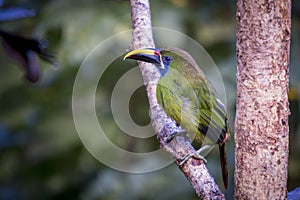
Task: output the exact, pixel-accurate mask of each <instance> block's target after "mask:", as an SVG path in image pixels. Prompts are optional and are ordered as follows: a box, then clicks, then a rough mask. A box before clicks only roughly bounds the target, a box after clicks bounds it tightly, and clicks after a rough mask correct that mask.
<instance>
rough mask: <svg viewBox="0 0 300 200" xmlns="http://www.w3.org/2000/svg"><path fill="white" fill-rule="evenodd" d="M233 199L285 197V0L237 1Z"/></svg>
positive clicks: (287, 42) (288, 4)
mask: <svg viewBox="0 0 300 200" xmlns="http://www.w3.org/2000/svg"><path fill="white" fill-rule="evenodd" d="M236 17H237V113H236V121H235V135H234V136H235V152H236V155H235V176H234V181H235V194H234V196H235V199H286V197H287V168H288V147H289V146H288V141H289V137H288V133H289V127H288V115H289V114H290V112H289V105H288V64H289V49H290V33H291V32H290V27H291V1H290V0H238V1H237V15H236Z"/></svg>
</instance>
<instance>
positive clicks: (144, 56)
mask: <svg viewBox="0 0 300 200" xmlns="http://www.w3.org/2000/svg"><path fill="white" fill-rule="evenodd" d="M125 59H133V60H139V61H144V62H148V63H152V64H154V65H155V66H156V67H157V68H158V70H159V72H160V73H161V75H162V76H164V75H165V74H166V72H167V71H168V69H169V67H170V66H171V64H172V62H173V60H174V58H173V56H172V55H171V54H169V53H168V52H167V51H164V50H162V49H155V48H146V49H137V50H133V51H130V52H128V53H127V54H126V55H125V57H124V60H125Z"/></svg>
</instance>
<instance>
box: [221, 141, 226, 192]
mask: <svg viewBox="0 0 300 200" xmlns="http://www.w3.org/2000/svg"><path fill="white" fill-rule="evenodd" d="M219 151H220V163H221V169H222V177H223V184H224V187H225V189H227V186H228V170H227V160H226V153H225V143H224V144H219Z"/></svg>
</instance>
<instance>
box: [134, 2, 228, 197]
mask: <svg viewBox="0 0 300 200" xmlns="http://www.w3.org/2000/svg"><path fill="white" fill-rule="evenodd" d="M130 3H131V15H132V16H131V17H132V25H133V41H132V44H131V49H139V48H149V47H154V46H155V45H154V41H153V36H152V25H151V13H150V3H149V0H130ZM139 67H140V71H141V73H142V76H143V80H144V85H145V86H146V90H147V95H148V100H149V105H150V112H151V119H152V125H153V128H154V130H155V132H156V134H157V138H158V140H159V142H160V144H161V147H162V148H164V149H165V150H166V151H167V152H169V153H170V154H171V155H172V156H173V157H174V158H175V159H176V164H177V165H178V167H179V168H180V170H181V171H182V172H183V173H184V174H185V176H186V177H187V179H188V180H189V181H190V183H191V184H192V186H193V188H194V189H195V191H196V193H197V195H198V197H199V198H201V199H224V195H223V194H222V193H221V192H220V190H219V188H218V186H217V185H216V183H215V182H214V180H213V178H212V177H211V175H210V174H209V172H208V170H207V168H206V166H205V164H204V162H203V161H202V160H198V159H196V158H193V157H191V158H190V159H189V160H188V161H187V162H186V163H184V164H183V165H182V166H180V165H179V163H180V162H181V161H182V160H183V159H184V158H185V157H186V156H187V155H190V154H192V153H194V152H195V149H194V148H193V147H192V145H191V143H190V140H189V139H188V138H187V137H183V136H176V137H175V138H174V139H173V140H172V141H170V142H169V141H168V140H167V138H169V136H170V135H171V134H172V133H174V132H178V131H180V129H179V128H178V127H177V126H176V124H175V123H174V122H173V121H172V120H171V119H170V118H168V117H167V115H166V114H165V112H164V111H163V110H162V109H161V108H160V107H159V105H158V103H157V99H156V86H157V82H158V79H159V73H158V71H157V70H156V68H155V67H153V65H152V64H149V63H145V62H139Z"/></svg>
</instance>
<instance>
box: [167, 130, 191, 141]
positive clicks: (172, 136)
mask: <svg viewBox="0 0 300 200" xmlns="http://www.w3.org/2000/svg"><path fill="white" fill-rule="evenodd" d="M179 135H182V136H185V137H186V136H187V133H186V131H185V130H180V131H174V132H173V133H171V134H170V135H168V137H167V138H166V142H167V143H170V142H171V140H173V139H174V137H175V136H179Z"/></svg>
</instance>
